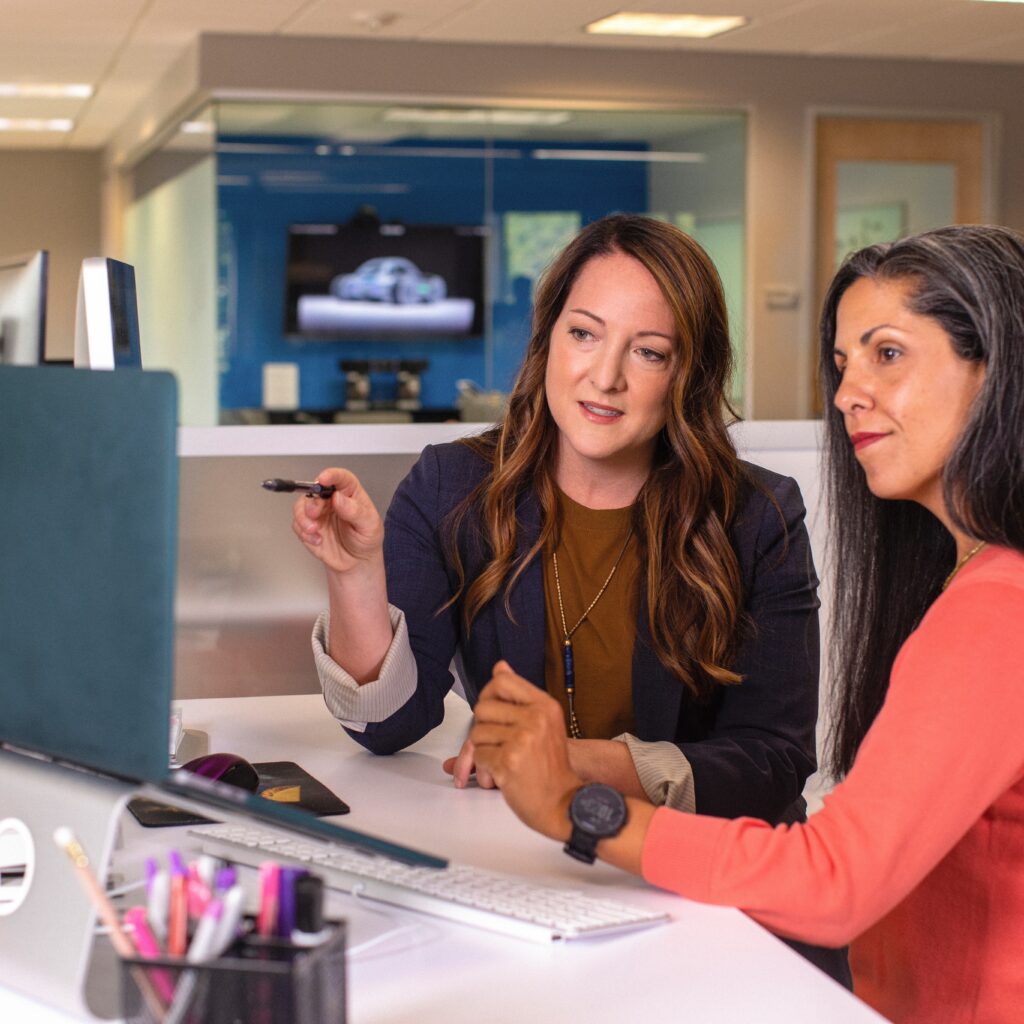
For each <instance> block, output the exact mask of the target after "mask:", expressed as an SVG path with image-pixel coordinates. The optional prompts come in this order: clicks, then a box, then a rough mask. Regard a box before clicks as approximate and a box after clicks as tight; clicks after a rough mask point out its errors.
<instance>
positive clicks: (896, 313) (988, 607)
mask: <svg viewBox="0 0 1024 1024" xmlns="http://www.w3.org/2000/svg"><path fill="white" fill-rule="evenodd" d="M821 343H822V348H821V359H822V380H823V390H824V392H825V394H826V395H827V397H828V398H829V399H830V400H831V407H830V409H829V414H828V417H827V419H826V435H827V450H828V463H827V473H828V478H829V479H828V483H829V495H830V503H831V506H832V508H831V513H832V548H833V554H834V558H835V565H836V575H837V586H836V588H835V592H834V600H835V615H834V618H833V628H834V629H835V632H836V636H835V638H834V640H833V642H832V644H830V647H831V649H832V651H833V652H834V655H835V663H834V664H835V671H836V678H837V679H838V680H839V696H838V708H837V714H836V716H835V728H834V735H833V748H832V750H833V768H834V770H835V772H836V774H837V775H838V776H841V777H843V778H842V782H840V784H839V785H838V786H836V788H835V790H834V791H833V792H832V793H831V794H830V795H829V796H828V797H826V799H825V805H824V808H823V809H822V810H821V811H819V812H818V813H817V814H815V815H814V816H813V817H812V818H811V819H810V820H809V821H807V822H806V823H802V824H794V825H791V826H789V827H785V828H781V827H773V826H772V825H771V824H770V823H768V822H765V821H757V820H754V819H752V818H742V819H739V820H733V821H727V820H723V819H722V818H715V817H698V816H694V815H684V814H678V813H675V812H673V811H672V810H669V809H665V808H657V809H656V808H654V807H653V806H651V803H650V802H646V801H640V800H634V799H632V798H631V796H630V794H629V793H628V792H626V793H625V797H623V795H622V793H621V792H616V791H615V790H613V789H611V788H609V787H605V786H596V787H595V786H590V785H586V784H585V783H586V782H587V779H586V776H585V775H584V774H583V773H581V772H579V771H578V770H576V767H575V764H574V763H573V761H572V757H571V754H570V752H569V751H568V750H567V748H566V741H565V737H564V732H563V729H562V722H561V714H560V710H559V708H558V706H557V705H556V704H555V703H554V702H553V701H552V700H550V698H548V697H547V696H546V695H544V694H543V693H541V692H540V691H539V690H538V689H537V688H535V687H533V686H531V685H529V684H528V683H526V681H525V680H523V679H522V678H520V676H518V675H517V674H516V673H515V672H514V671H513V670H512V668H511V667H510V666H509V665H505V664H500V665H499V666H497V669H496V671H495V675H494V679H493V681H492V682H491V683H490V684H489V685H488V686H487V687H486V688H485V689H484V691H483V693H482V694H480V697H479V700H478V703H477V705H476V723H475V725H474V727H473V729H472V731H471V733H470V736H471V738H472V740H473V741H474V743H475V756H476V757H477V758H478V761H479V763H480V764H481V767H483V768H485V769H486V770H488V771H489V772H490V773H491V775H492V777H493V778H494V779H495V780H496V781H497V783H498V784H499V785H500V786H501V789H502V792H503V793H504V795H505V798H506V799H507V800H508V802H509V804H510V805H511V806H512V808H513V810H515V812H516V813H517V814H518V815H519V816H520V817H521V818H522V819H523V820H524V821H525V822H526V823H527V824H529V825H531V826H533V827H534V828H536V829H538V830H539V831H541V832H544V833H545V834H547V835H549V836H551V837H552V838H554V839H559V840H562V841H565V840H568V841H569V846H570V847H572V846H573V845H574V844H578V843H579V842H580V839H579V837H578V835H577V832H578V831H580V830H582V832H583V833H584V836H585V837H586V836H589V838H590V844H591V846H590V848H591V851H592V855H594V854H596V856H598V857H601V858H602V859H604V860H607V861H610V862H611V863H613V864H618V865H619V866H620V867H624V868H626V869H627V870H631V871H634V872H636V873H642V874H643V876H644V877H645V878H646V879H648V880H649V881H650V882H652V883H654V884H656V885H660V886H663V887H664V888H667V889H671V890H673V891H676V892H678V893H680V894H682V895H684V896H687V897H689V898H690V899H696V900H702V901H704V902H708V903H719V904H727V905H732V906H737V907H739V908H741V909H742V910H745V911H746V912H747V913H748V914H750V916H751V917H753V918H755V919H756V920H758V921H760V922H761V923H762V924H764V925H765V926H767V927H769V928H771V929H772V930H774V931H777V932H779V933H780V934H783V935H789V936H791V937H795V938H800V939H803V940H806V941H810V942H822V943H826V944H837V943H842V942H850V943H851V946H850V962H851V965H852V967H853V975H854V992H855V994H857V995H859V996H860V997H861V998H863V999H864V1000H866V1001H867V1002H869V1003H870V1004H871V1005H873V1006H874V1007H875V1008H876V1009H878V1010H879V1011H881V1013H883V1014H884V1015H885V1017H886V1018H887V1019H891V1020H893V1021H897V1022H900V1024H932V1022H935V1021H943V1022H957V1024H983V1022H984V1024H1016V1022H1018V1021H1020V1020H1021V1016H1022V1008H1024V957H1022V956H1021V949H1022V948H1024V628H1022V627H1024V237H1022V236H1021V235H1019V234H1017V233H1015V232H1013V231H1010V230H1007V229H1005V228H999V227H982V226H964V227H951V228H942V229H939V230H936V231H930V232H926V233H924V234H922V235H918V236H914V237H910V238H905V239H902V240H901V241H898V242H894V243H892V244H891V245H878V246H871V247H869V248H867V249H864V250H861V251H860V252H858V253H855V254H854V255H853V256H851V257H850V258H849V259H848V260H847V261H846V262H845V263H844V264H843V266H842V267H841V268H840V270H839V272H838V273H837V275H836V278H835V280H834V281H833V283H832V286H831V288H830V290H829V293H828V296H827V297H826V300H825V308H824V312H823V314H822V319H821ZM595 806H596V807H597V808H600V809H601V810H602V816H601V817H600V818H596V819H595V817H594V816H593V815H591V816H590V818H589V819H588V817H587V816H586V814H585V813H584V812H586V811H587V810H588V808H589V809H591V810H593V808H594V807H595ZM581 815H582V816H581ZM594 820H598V821H600V822H601V823H602V826H601V827H598V828H594V827H593V826H592V825H591V824H588V821H589V822H592V821H594ZM605 826H606V827H605Z"/></svg>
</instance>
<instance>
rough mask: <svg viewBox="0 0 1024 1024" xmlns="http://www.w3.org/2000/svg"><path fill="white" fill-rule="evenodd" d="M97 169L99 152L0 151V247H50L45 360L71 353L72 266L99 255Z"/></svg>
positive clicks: (75, 273)
mask: <svg viewBox="0 0 1024 1024" xmlns="http://www.w3.org/2000/svg"><path fill="white" fill-rule="evenodd" d="M101 168H102V161H101V154H100V153H99V151H93V150H66V151H64V150H53V149H47V150H9V149H8V150H2V151H0V252H2V253H3V254H4V255H12V254H16V253H20V252H26V251H28V250H30V249H48V250H49V252H50V281H49V289H48V301H47V310H46V314H47V324H46V355H47V358H48V359H70V358H71V357H72V355H73V354H74V329H75V303H76V301H77V296H78V268H79V266H80V265H81V263H82V260H83V259H85V258H86V257H87V256H98V255H101V248H100V189H101V186H100V182H101Z"/></svg>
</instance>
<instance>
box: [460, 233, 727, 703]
mask: <svg viewBox="0 0 1024 1024" xmlns="http://www.w3.org/2000/svg"><path fill="white" fill-rule="evenodd" d="M612 253H623V254H625V255H627V256H631V257H633V258H634V259H636V260H638V261H639V262H640V263H642V264H643V265H644V266H645V267H646V268H647V270H649V271H650V273H651V274H652V276H653V277H654V279H655V281H657V283H658V285H659V287H660V288H661V291H662V294H663V295H664V296H665V300H666V302H667V303H668V305H669V307H670V308H671V310H672V315H673V317H674V319H675V325H676V335H677V336H676V339H675V341H676V346H675V347H676V355H675V356H674V362H673V367H672V374H673V377H672V382H671V386H670V389H669V398H668V410H667V421H666V423H665V426H664V427H663V428H662V431H661V433H660V435H659V437H658V441H657V446H656V451H655V456H654V462H653V465H652V468H651V472H650V475H649V476H648V478H647V481H646V482H645V483H644V486H643V487H642V488H641V490H640V493H639V495H638V496H637V500H636V503H635V505H634V510H633V532H634V534H635V536H636V538H637V544H638V554H639V558H640V565H641V566H642V572H641V582H640V584H639V585H640V586H642V587H643V589H644V591H645V596H646V605H647V615H648V626H649V629H650V634H651V638H652V641H653V643H654V648H655V651H656V653H657V656H658V658H659V659H660V660H661V662H662V664H663V665H665V667H666V668H667V669H668V670H669V671H671V672H672V673H673V674H674V675H676V676H677V677H678V678H679V679H680V681H681V682H682V683H683V684H684V685H685V686H687V687H688V688H689V689H690V690H691V691H692V692H693V693H694V695H696V696H697V697H700V698H704V697H707V696H709V695H710V694H711V692H712V691H713V689H714V687H715V686H716V685H720V684H729V683H736V682H739V681H740V677H739V676H738V675H736V673H735V672H733V671H732V669H731V667H730V666H731V664H732V662H733V659H734V657H735V654H736V648H737V644H738V635H737V634H738V632H739V629H738V626H739V622H740V617H741V611H742V600H743V599H742V584H741V579H740V571H739V565H738V561H737V558H736V552H735V551H734V550H733V547H732V544H731V542H730V539H729V529H730V526H731V524H732V521H733V518H734V515H735V512H736V504H737V491H738V487H739V481H740V478H741V476H742V470H741V467H740V464H739V461H738V459H737V456H736V450H735V448H734V447H733V444H732V441H731V440H730V438H729V434H728V431H727V423H726V416H727V415H732V410H731V408H730V406H729V403H728V401H727V398H726V394H725V389H726V385H727V383H728V381H729V377H730V372H731V370H732V347H731V345H730V343H729V326H728V315H727V312H726V306H725V297H724V294H723V292H722V283H721V280H720V279H719V276H718V272H717V271H716V270H715V267H714V264H713V263H712V262H711V259H710V258H709V257H708V255H707V253H706V252H704V250H703V249H702V248H701V247H700V246H699V245H698V244H697V243H696V242H695V241H694V240H693V239H692V238H690V237H689V235H687V234H685V233H684V232H682V231H680V230H679V229H678V228H675V227H673V226H672V225H670V224H666V223H664V222H662V221H657V220H652V219H650V218H648V217H640V216H632V215H621V214H620V215H615V216H611V217H605V218H603V219H602V220H599V221H596V222H594V223H593V224H590V225H589V226H588V227H586V228H584V229H583V231H581V232H580V233H579V234H578V235H577V236H576V237H575V238H574V239H573V241H572V242H570V243H569V245H568V246H567V247H566V248H565V249H564V250H563V252H562V253H561V254H560V255H559V256H558V257H557V258H556V259H555V260H554V262H553V263H552V264H551V266H550V267H549V268H548V269H547V271H546V272H545V274H544V276H543V278H542V279H541V281H540V283H539V285H538V289H537V294H536V298H535V301H534V312H533V327H532V334H531V337H530V343H529V346H528V348H527V351H526V357H525V359H524V361H523V365H522V367H521V369H520V371H519V375H518V377H517V379H516V383H515V385H514V387H513V389H512V394H511V397H510V400H509V407H508V412H507V413H506V415H505V417H504V420H503V421H502V422H501V423H500V424H499V425H498V426H497V427H495V428H494V429H492V430H490V431H488V432H487V433H484V434H482V435H480V436H479V437H472V438H467V439H465V440H463V442H462V443H463V444H466V445H468V446H469V447H471V448H472V449H473V450H474V451H475V452H477V453H478V454H479V455H480V456H481V457H483V458H484V459H485V460H486V461H487V462H488V463H489V465H490V470H489V472H488V473H487V475H486V477H485V478H484V480H483V481H482V482H481V483H480V485H479V486H478V487H477V488H476V489H475V490H474V491H473V492H472V493H471V494H470V495H469V496H468V497H467V498H466V499H465V500H464V501H463V502H462V503H461V504H460V505H459V506H458V507H456V509H455V510H454V511H453V513H452V516H451V518H450V520H449V522H448V527H449V530H450V533H449V538H450V545H451V553H452V558H453V563H454V566H455V570H456V573H457V577H458V581H459V585H458V588H457V591H456V593H455V596H454V597H453V598H452V601H453V602H454V601H458V600H459V598H460V597H461V598H462V599H463V617H464V625H465V627H466V629H467V630H468V629H469V628H470V627H471V625H472V622H473V619H474V618H475V617H476V616H477V615H478V614H479V612H480V610H481V609H482V608H483V607H484V605H486V604H487V603H488V602H489V601H491V600H493V599H494V598H495V597H496V596H497V595H498V593H499V592H500V591H504V599H505V607H506V611H509V594H510V592H511V589H512V587H513V585H514V584H515V582H516V580H517V579H518V578H519V576H520V575H521V574H522V572H523V570H524V569H525V568H526V567H527V565H529V564H530V562H531V561H532V560H533V559H534V558H536V557H537V556H538V555H539V554H540V553H541V552H542V551H543V550H544V547H545V545H546V544H547V543H548V542H549V541H552V540H554V541H557V537H558V529H559V525H560V524H559V519H558V511H557V509H558V502H557V498H556V488H555V458H556V454H557V448H558V428H557V427H556V425H555V422H554V420H553V419H552V417H551V414H550V412H549V410H548V403H547V395H546V393H545V384H544V376H545V369H546V366H547V359H548V346H549V341H550V338H551V332H552V329H553V327H554V324H555V321H556V320H557V319H558V317H559V316H560V314H561V312H562V308H563V306H564V305H565V301H566V298H567V297H568V295H569V292H570V290H571V289H572V286H573V283H574V282H575V281H576V278H577V277H578V276H579V273H580V271H581V269H582V268H583V266H584V265H585V264H586V263H587V262H588V261H589V260H591V259H594V258H595V257H597V256H605V255H610V254H612ZM529 491H532V492H533V493H534V494H535V495H536V498H537V500H538V501H539V503H540V508H541V524H542V525H541V530H540V534H539V536H538V537H537V540H536V541H535V543H534V544H533V545H532V546H531V547H530V548H529V550H528V551H526V552H525V553H523V554H521V555H517V539H518V530H519V523H518V520H517V514H516V509H517V504H518V502H519V501H520V499H521V498H522V497H523V496H524V494H526V493H527V492H529ZM471 508H476V509H478V515H480V517H481V519H482V523H483V533H484V538H485V540H486V545H487V558H488V560H487V561H486V562H485V565H484V567H483V569H482V570H481V571H480V572H479V573H478V574H477V575H476V576H475V578H474V579H472V580H467V579H466V575H465V570H464V567H463V563H462V558H461V556H460V554H459V551H458V546H457V544H456V538H457V537H458V536H459V532H460V529H461V527H462V524H463V523H464V521H465V518H466V515H467V514H468V513H469V511H470V509H471ZM509 614H511V612H510V611H509Z"/></svg>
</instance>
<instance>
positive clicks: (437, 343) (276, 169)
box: [217, 137, 648, 410]
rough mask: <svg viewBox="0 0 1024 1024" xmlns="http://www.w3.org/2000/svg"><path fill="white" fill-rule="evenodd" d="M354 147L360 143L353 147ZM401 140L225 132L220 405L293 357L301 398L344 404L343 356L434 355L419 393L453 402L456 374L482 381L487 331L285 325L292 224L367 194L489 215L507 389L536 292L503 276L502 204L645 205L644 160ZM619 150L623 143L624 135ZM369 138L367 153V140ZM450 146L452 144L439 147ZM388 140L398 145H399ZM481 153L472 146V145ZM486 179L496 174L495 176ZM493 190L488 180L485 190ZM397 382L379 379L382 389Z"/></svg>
mask: <svg viewBox="0 0 1024 1024" xmlns="http://www.w3.org/2000/svg"><path fill="white" fill-rule="evenodd" d="M559 145H561V146H562V147H563V148H570V146H571V148H584V149H599V148H601V144H600V143H579V142H575V143H572V144H569V143H562V144H552V143H548V142H545V143H544V147H545V148H546V149H556V148H559ZM347 148H350V149H351V150H352V152H350V154H349V155H345V154H344V152H339V150H342V151H344V150H345V149H347ZM485 148H486V147H485V143H484V142H482V141H476V140H474V141H465V140H459V141H458V142H451V143H448V142H438V141H435V140H431V141H429V142H424V141H423V140H406V141H402V142H391V143H388V144H387V145H373V146H368V145H365V144H362V143H353V145H352V147H346V146H345V145H344V144H343V143H342V144H339V143H338V141H337V140H329V139H322V140H321V139H309V138H302V139H282V138H280V137H274V138H251V137H245V138H240V137H221V138H220V139H219V140H218V163H217V175H218V189H217V192H218V217H219V224H218V233H219V234H218V264H219V271H218V273H219V278H218V283H219V288H220V297H221V301H220V320H221V323H220V335H221V353H220V358H221V379H220V403H221V408H223V409H243V408H256V407H259V406H260V405H261V401H262V372H263V371H262V367H263V364H264V363H265V362H293V363H297V364H298V366H299V372H300V388H301V391H300V405H301V407H302V408H303V409H309V410H322V409H337V408H341V407H342V406H343V405H344V390H345V389H344V377H343V374H342V372H341V371H340V369H339V368H338V361H339V360H341V359H426V360H429V362H430V367H429V369H428V370H427V371H426V372H425V373H424V375H423V379H422V383H423V391H422V402H423V405H424V407H426V408H444V407H450V406H452V405H453V404H454V402H455V398H456V391H455V381H456V380H458V379H459V378H462V377H468V378H470V379H472V380H475V381H477V382H478V383H479V384H481V385H484V384H486V383H488V382H487V379H486V378H487V369H488V366H487V353H486V351H485V341H484V338H483V337H480V338H444V337H440V338H433V337H431V338H417V339H410V340H404V341H393V340H371V339H367V340H366V341H359V340H345V341H320V340H306V341H297V340H292V339H287V338H286V337H285V334H284V319H285V316H284V296H285V263H286V258H287V248H288V227H289V225H290V224H293V223H301V222H323V223H341V222H345V221H348V220H350V219H351V218H352V216H353V215H354V214H355V213H356V211H357V210H358V209H359V207H360V206H363V205H368V206H372V207H373V208H374V209H375V211H376V213H377V215H378V216H379V217H380V219H381V220H383V221H398V222H401V223H409V224H486V223H490V224H492V225H493V226H494V228H495V235H494V236H492V238H491V240H490V244H489V253H490V265H489V267H488V274H489V280H490V282H491V289H492V294H493V295H494V296H496V297H498V298H499V299H500V298H501V297H502V296H507V295H510V294H514V295H515V300H514V301H512V302H499V303H498V304H497V305H495V306H494V307H493V318H488V317H486V316H485V321H487V320H488V319H493V325H494V330H493V333H492V335H491V343H492V347H491V369H492V371H493V374H492V379H491V381H490V383H491V384H492V386H494V387H498V388H501V389H502V390H507V389H508V387H509V386H510V385H511V382H512V380H513V378H514V375H515V372H516V370H517V368H518V365H519V361H520V359H521V357H522V353H523V350H524V348H525V344H526V341H527V340H528V335H529V312H530V309H529V298H528V295H526V292H525V290H524V289H523V288H522V287H519V288H517V289H512V288H509V287H506V284H507V282H505V281H504V279H503V274H504V268H503V266H502V252H503V249H502V240H501V238H500V231H501V219H502V215H503V214H504V213H505V212H506V211H518V212H522V211H528V212H544V211H577V212H578V213H579V215H580V220H581V223H583V224H586V223H588V222H590V221H592V220H595V219H597V218H598V217H601V216H604V215H605V214H607V213H610V212H613V211H616V210H630V211H636V212H644V211H645V210H646V209H647V195H648V189H647V168H646V165H645V164H644V163H643V162H637V163H632V162H629V161H614V162H613V161H609V162H604V161H597V162H593V161H577V160H550V159H549V160H537V159H532V158H531V157H530V155H529V154H530V150H531V149H532V148H533V144H529V145H528V144H524V143H514V144H513V143H499V144H495V149H496V150H497V151H498V152H497V155H496V156H494V157H492V158H485ZM613 148H615V149H616V150H621V149H624V148H636V149H638V150H642V149H644V148H646V147H645V146H643V145H641V144H638V145H636V146H635V147H625V146H623V144H622V143H616V144H615V146H614V147H613ZM367 150H370V151H372V152H367ZM438 150H447V151H448V154H447V155H443V154H439V153H438V152H437V151H438ZM392 151H394V152H392ZM477 151H478V152H479V153H480V155H479V156H477V155H476V152H477ZM489 178H490V180H488V179H489ZM488 193H490V200H489V196H488ZM388 384H389V381H388V380H387V379H386V378H385V379H383V380H375V381H374V386H375V388H379V389H381V390H379V391H378V393H377V395H376V396H375V397H384V392H385V390H386V388H387V386H388Z"/></svg>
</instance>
